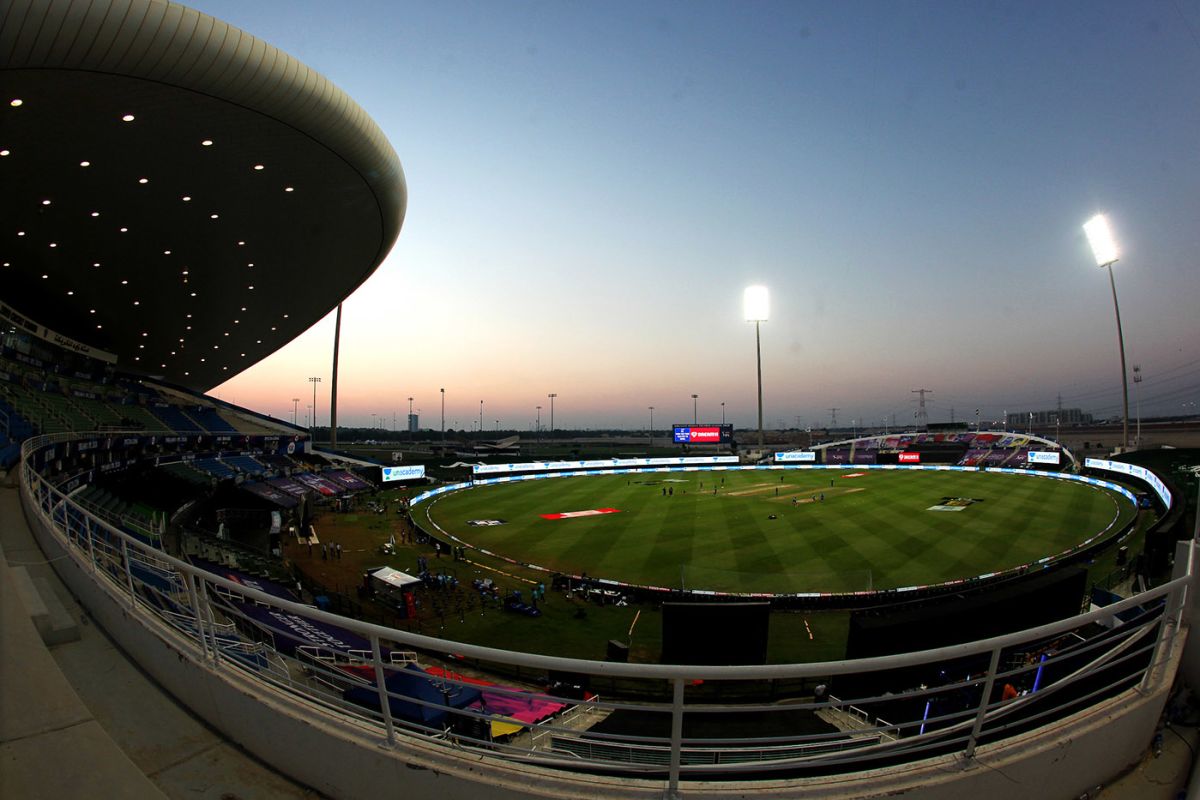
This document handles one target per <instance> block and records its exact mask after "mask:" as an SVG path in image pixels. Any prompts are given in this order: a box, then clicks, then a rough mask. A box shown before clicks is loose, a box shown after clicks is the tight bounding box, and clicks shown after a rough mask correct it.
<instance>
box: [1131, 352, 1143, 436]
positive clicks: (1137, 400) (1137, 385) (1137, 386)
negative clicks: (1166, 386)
mask: <svg viewBox="0 0 1200 800" xmlns="http://www.w3.org/2000/svg"><path fill="white" fill-rule="evenodd" d="M1141 385H1142V368H1141V367H1140V366H1139V365H1137V364H1134V365H1133V390H1134V408H1135V409H1137V434H1136V435H1135V436H1134V437H1133V441H1134V446H1135V447H1141V446H1142V389H1141Z"/></svg>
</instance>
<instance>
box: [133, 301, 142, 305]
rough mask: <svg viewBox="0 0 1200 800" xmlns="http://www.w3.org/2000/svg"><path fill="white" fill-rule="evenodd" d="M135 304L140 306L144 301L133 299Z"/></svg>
mask: <svg viewBox="0 0 1200 800" xmlns="http://www.w3.org/2000/svg"><path fill="white" fill-rule="evenodd" d="M133 304H134V305H135V306H140V305H141V304H142V301H141V300H134V301H133Z"/></svg>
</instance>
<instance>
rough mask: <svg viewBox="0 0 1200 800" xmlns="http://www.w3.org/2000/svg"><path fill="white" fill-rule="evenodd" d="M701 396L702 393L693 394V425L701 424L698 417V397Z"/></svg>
mask: <svg viewBox="0 0 1200 800" xmlns="http://www.w3.org/2000/svg"><path fill="white" fill-rule="evenodd" d="M699 396H700V395H698V394H694V395H692V424H693V425H697V424H699V420H698V419H697V414H696V398H698V397H699Z"/></svg>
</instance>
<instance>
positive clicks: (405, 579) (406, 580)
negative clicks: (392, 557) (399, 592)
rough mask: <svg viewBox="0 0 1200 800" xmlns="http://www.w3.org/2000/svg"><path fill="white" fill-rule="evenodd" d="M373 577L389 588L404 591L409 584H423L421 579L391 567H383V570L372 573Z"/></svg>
mask: <svg viewBox="0 0 1200 800" xmlns="http://www.w3.org/2000/svg"><path fill="white" fill-rule="evenodd" d="M371 577H372V578H375V579H376V580H380V581H383V582H384V583H386V584H388V585H389V586H394V587H395V588H397V589H403V588H404V587H405V586H408V585H409V584H413V583H420V582H421V580H420V579H419V578H414V577H413V576H412V575H409V574H408V573H407V572H401V571H400V570H398V569H392V568H391V567H382V568H381V569H377V570H375V571H374V572H372V573H371Z"/></svg>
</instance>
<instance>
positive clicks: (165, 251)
mask: <svg viewBox="0 0 1200 800" xmlns="http://www.w3.org/2000/svg"><path fill="white" fill-rule="evenodd" d="M163 255H164V256H169V255H171V251H170V250H163Z"/></svg>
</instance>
